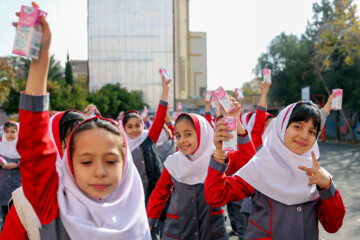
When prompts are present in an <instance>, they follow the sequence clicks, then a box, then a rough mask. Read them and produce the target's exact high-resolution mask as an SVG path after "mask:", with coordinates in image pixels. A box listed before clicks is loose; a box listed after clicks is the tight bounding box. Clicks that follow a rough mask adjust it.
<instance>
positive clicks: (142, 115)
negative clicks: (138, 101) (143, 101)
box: [141, 106, 149, 118]
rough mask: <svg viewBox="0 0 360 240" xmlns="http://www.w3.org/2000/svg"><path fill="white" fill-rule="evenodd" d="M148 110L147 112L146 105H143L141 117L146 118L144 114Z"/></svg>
mask: <svg viewBox="0 0 360 240" xmlns="http://www.w3.org/2000/svg"><path fill="white" fill-rule="evenodd" d="M148 112H149V110H148V109H147V107H146V106H144V111H143V112H142V114H141V117H142V118H146V116H147V115H148Z"/></svg>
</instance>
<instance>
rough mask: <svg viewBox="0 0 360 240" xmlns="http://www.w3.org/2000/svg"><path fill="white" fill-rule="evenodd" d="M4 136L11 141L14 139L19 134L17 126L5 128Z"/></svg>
mask: <svg viewBox="0 0 360 240" xmlns="http://www.w3.org/2000/svg"><path fill="white" fill-rule="evenodd" d="M4 136H5V138H6V140H8V141H9V142H11V141H14V140H15V139H16V138H17V136H18V131H17V128H16V127H12V126H10V127H7V128H5V129H4Z"/></svg>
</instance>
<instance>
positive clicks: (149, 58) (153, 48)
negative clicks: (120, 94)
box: [88, 0, 175, 110]
mask: <svg viewBox="0 0 360 240" xmlns="http://www.w3.org/2000/svg"><path fill="white" fill-rule="evenodd" d="M174 52H175V51H174V6H173V1H170V0H106V1H103V0H88V56H89V89H90V91H95V90H98V89H100V88H101V87H102V86H104V85H106V84H108V83H112V84H115V83H120V84H121V86H122V87H126V88H127V89H128V90H129V91H131V90H141V91H142V92H143V100H144V101H145V102H146V103H148V104H149V105H150V110H156V109H157V106H158V103H159V100H160V97H161V91H162V85H161V76H160V74H159V72H158V70H159V68H160V67H165V68H166V69H167V70H168V72H169V73H170V75H171V76H174ZM174 84H175V83H172V85H171V88H170V93H169V105H170V107H173V106H174V99H175V98H174Z"/></svg>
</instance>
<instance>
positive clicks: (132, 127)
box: [125, 117, 143, 139]
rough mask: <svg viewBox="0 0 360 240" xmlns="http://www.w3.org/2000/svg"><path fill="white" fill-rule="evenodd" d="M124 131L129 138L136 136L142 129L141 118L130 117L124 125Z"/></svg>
mask: <svg viewBox="0 0 360 240" xmlns="http://www.w3.org/2000/svg"><path fill="white" fill-rule="evenodd" d="M125 131H126V134H127V135H128V136H129V137H130V138H132V139H135V138H138V137H139V136H140V135H141V133H142V131H143V126H142V124H141V120H139V119H138V118H135V117H132V118H130V119H129V121H128V122H127V123H126V125H125Z"/></svg>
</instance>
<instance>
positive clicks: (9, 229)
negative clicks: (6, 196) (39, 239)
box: [0, 206, 28, 240]
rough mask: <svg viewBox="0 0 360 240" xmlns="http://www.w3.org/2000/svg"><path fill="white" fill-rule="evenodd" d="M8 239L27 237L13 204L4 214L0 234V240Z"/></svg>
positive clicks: (19, 239)
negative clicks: (5, 214) (4, 217)
mask: <svg viewBox="0 0 360 240" xmlns="http://www.w3.org/2000/svg"><path fill="white" fill-rule="evenodd" d="M9 239H16V240H21V239H24V240H25V239H28V236H27V233H26V230H25V228H24V227H23V225H22V223H21V221H20V219H19V217H18V215H17V213H16V211H15V208H14V206H13V207H11V208H10V211H9V213H8V214H7V216H6V220H5V223H4V226H3V229H2V230H1V234H0V240H9Z"/></svg>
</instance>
